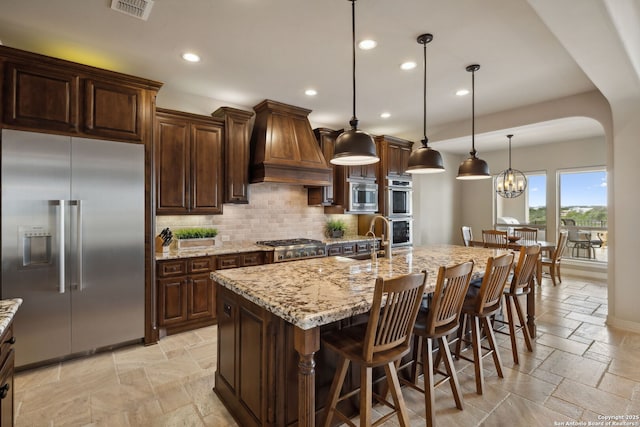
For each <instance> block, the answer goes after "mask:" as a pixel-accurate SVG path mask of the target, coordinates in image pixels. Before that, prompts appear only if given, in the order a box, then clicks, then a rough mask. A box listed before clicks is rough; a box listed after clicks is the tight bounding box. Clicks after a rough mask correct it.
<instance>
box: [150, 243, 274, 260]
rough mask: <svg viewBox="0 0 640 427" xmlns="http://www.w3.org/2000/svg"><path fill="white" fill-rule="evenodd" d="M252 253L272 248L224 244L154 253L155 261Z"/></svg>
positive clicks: (246, 244)
mask: <svg viewBox="0 0 640 427" xmlns="http://www.w3.org/2000/svg"><path fill="white" fill-rule="evenodd" d="M216 244H217V242H216ZM253 251H273V248H272V247H270V246H261V245H256V244H255V242H253V243H252V242H234V243H229V242H224V243H223V244H222V245H220V246H213V247H211V248H207V249H193V250H191V249H188V250H181V251H178V250H177V249H171V250H169V252H166V253H161V252H156V260H165V259H180V258H194V257H199V256H211V255H226V254H235V253H240V252H253Z"/></svg>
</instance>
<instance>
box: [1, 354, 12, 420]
mask: <svg viewBox="0 0 640 427" xmlns="http://www.w3.org/2000/svg"><path fill="white" fill-rule="evenodd" d="M14 358H15V351H14V350H13V349H11V351H10V352H9V355H8V356H7V359H6V360H5V362H4V364H3V365H2V368H1V369H0V427H4V426H13V365H14Z"/></svg>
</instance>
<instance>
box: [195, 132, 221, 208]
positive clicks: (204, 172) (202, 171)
mask: <svg viewBox="0 0 640 427" xmlns="http://www.w3.org/2000/svg"><path fill="white" fill-rule="evenodd" d="M222 172H223V166H222V128H220V127H217V126H205V125H200V124H194V125H192V126H191V213H194V214H195V213H197V214H219V213H222V191H223V187H222V179H223V174H222Z"/></svg>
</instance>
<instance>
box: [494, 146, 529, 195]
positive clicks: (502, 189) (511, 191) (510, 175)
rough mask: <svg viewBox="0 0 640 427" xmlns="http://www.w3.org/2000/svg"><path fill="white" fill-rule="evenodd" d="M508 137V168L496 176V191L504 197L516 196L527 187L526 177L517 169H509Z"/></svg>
mask: <svg viewBox="0 0 640 427" xmlns="http://www.w3.org/2000/svg"><path fill="white" fill-rule="evenodd" d="M512 137H513V135H507V138H509V168H508V169H505V170H503V171H502V172H500V173H499V174H498V176H496V193H497V194H498V195H499V196H501V197H504V198H505V199H513V198H514V197H518V196H519V195H521V194H522V193H524V190H526V188H527V177H526V176H525V174H524V173H522V172H520V171H519V170H517V169H511V138H512Z"/></svg>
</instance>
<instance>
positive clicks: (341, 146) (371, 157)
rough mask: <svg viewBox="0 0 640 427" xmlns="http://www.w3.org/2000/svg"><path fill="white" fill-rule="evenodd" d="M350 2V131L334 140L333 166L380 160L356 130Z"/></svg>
mask: <svg viewBox="0 0 640 427" xmlns="http://www.w3.org/2000/svg"><path fill="white" fill-rule="evenodd" d="M349 1H350V2H351V37H352V42H353V43H352V53H353V61H352V65H353V73H352V77H353V117H351V120H350V121H349V124H350V125H351V129H349V130H348V131H345V132H342V133H341V134H340V135H339V136H338V138H336V144H335V150H334V153H333V158H332V159H331V160H330V162H331V163H333V164H334V165H370V164H372V163H376V162H378V161H379V160H380V158H379V157H378V155H377V154H376V143H375V141H374V140H373V138H372V137H371V135H369V134H368V133H366V132H363V131H361V130H358V118H357V117H356V0H349Z"/></svg>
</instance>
